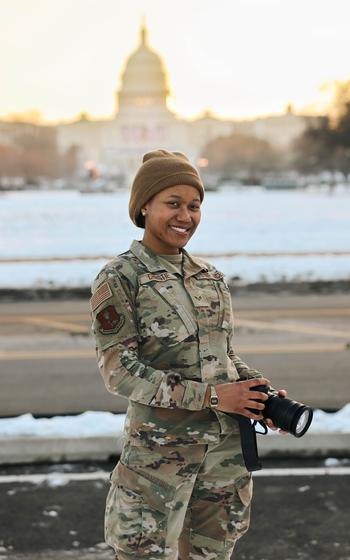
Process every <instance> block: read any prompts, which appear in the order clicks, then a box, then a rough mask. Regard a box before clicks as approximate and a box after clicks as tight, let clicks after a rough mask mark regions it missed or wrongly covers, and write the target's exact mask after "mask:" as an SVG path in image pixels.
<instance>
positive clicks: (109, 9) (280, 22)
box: [0, 0, 350, 124]
mask: <svg viewBox="0 0 350 560" xmlns="http://www.w3.org/2000/svg"><path fill="white" fill-rule="evenodd" d="M0 13H1V18H0V47H1V48H0V70H1V72H0V76H1V78H0V80H1V98H0V119H2V120H8V119H9V116H11V115H15V116H16V117H17V119H16V120H18V117H20V119H22V120H23V114H28V113H31V112H34V113H35V112H37V113H38V114H37V115H36V119H37V120H39V121H41V122H42V123H43V124H45V123H47V124H56V123H57V122H67V121H72V120H75V119H76V118H77V116H78V115H79V114H81V113H87V114H89V117H90V118H91V119H92V120H100V119H101V120H102V119H110V118H112V117H113V116H114V114H115V93H116V91H117V90H118V89H119V88H120V85H121V75H122V72H123V70H124V67H125V63H126V61H127V58H128V57H129V56H130V55H131V53H132V52H134V51H135V50H136V48H137V47H138V44H139V31H140V26H141V18H142V16H143V15H144V16H145V19H146V25H147V28H148V32H149V33H148V36H149V46H150V48H151V49H152V50H154V51H156V52H157V54H158V55H159V56H160V57H161V59H162V60H163V63H164V67H165V69H166V71H167V75H168V82H169V86H170V90H171V96H170V97H169V99H168V107H169V108H170V110H171V111H173V112H174V113H176V115H178V116H180V117H182V118H185V119H194V118H197V117H198V116H200V115H201V114H202V113H203V111H205V110H208V109H209V110H210V111H211V112H212V113H213V114H214V115H215V116H216V117H218V118H221V119H234V120H244V119H252V118H256V117H259V116H268V115H278V114H282V113H284V112H285V108H286V106H287V105H288V104H292V106H293V108H294V111H295V113H297V114H320V113H322V112H324V111H325V108H326V106H327V103H328V102H329V98H330V94H331V90H332V88H331V85H332V83H333V82H334V81H346V80H348V79H349V78H350V64H349V60H348V53H349V52H350V33H349V32H348V24H347V22H348V21H349V20H350V3H349V2H348V1H347V0H332V2H331V1H330V0H317V1H316V0H308V2H307V3H305V2H303V0H285V1H284V2H279V0H235V2H231V0H221V2H219V3H212V2H211V1H210V0H192V1H191V2H187V0H179V2H178V3H177V5H176V9H175V8H174V7H173V6H172V5H170V4H168V3H166V2H164V1H162V0H129V2H128V3H127V4H125V3H124V2H121V1H119V0H98V1H97V0H75V1H74V2H73V3H72V2H70V1H69V0H31V1H30V2H25V1H24V0H2V1H1V6H0ZM40 114H41V115H40ZM34 116H35V115H34ZM34 120H35V119H34Z"/></svg>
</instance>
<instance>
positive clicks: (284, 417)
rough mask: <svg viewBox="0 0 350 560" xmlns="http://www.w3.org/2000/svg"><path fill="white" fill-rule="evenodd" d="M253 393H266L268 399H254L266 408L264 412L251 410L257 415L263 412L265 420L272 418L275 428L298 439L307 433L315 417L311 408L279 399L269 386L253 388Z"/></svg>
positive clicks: (282, 398) (283, 398)
mask: <svg viewBox="0 0 350 560" xmlns="http://www.w3.org/2000/svg"><path fill="white" fill-rule="evenodd" d="M251 391H259V392H260V393H265V394H266V395H267V396H268V399H267V401H260V400H259V399H254V400H255V401H256V402H262V403H263V404H264V405H265V408H264V409H263V410H256V409H250V410H252V411H253V412H255V413H257V414H259V413H260V412H261V414H262V415H263V417H264V418H271V420H272V422H273V423H274V424H275V426H277V427H278V428H280V429H281V430H284V431H285V432H289V433H290V434H292V435H293V436H295V437H297V438H299V437H301V436H303V435H304V434H305V433H306V432H307V430H308V429H309V427H310V424H311V422H312V417H313V412H312V408H311V407H309V406H306V405H305V404H302V403H299V402H296V401H292V400H291V399H287V398H286V397H279V396H278V394H277V392H275V391H271V390H270V389H269V388H268V387H267V385H258V386H257V387H251Z"/></svg>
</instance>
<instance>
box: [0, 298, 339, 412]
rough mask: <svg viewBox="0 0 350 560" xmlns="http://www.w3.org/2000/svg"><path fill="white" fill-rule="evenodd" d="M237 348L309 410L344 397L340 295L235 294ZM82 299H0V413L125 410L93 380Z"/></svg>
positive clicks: (95, 377)
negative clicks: (8, 301)
mask: <svg viewBox="0 0 350 560" xmlns="http://www.w3.org/2000/svg"><path fill="white" fill-rule="evenodd" d="M234 308H235V317H236V330H235V332H236V340H237V342H236V351H237V353H238V354H240V355H241V356H242V357H243V358H244V359H245V360H246V362H247V363H248V364H249V365H251V366H252V367H256V368H258V369H260V370H261V371H263V372H264V373H265V375H266V376H267V377H268V378H269V379H270V380H271V382H272V383H273V385H274V386H275V387H285V388H286V389H287V390H288V392H289V395H290V396H291V397H293V398H295V399H297V400H300V401H303V402H307V403H308V404H311V405H312V406H315V407H322V408H326V409H337V408H340V407H342V406H343V405H344V404H346V403H347V402H349V401H350V376H349V361H350V360H349V357H350V301H349V296H348V295H347V294H334V295H323V296H320V295H302V296H294V295H288V294H282V293H281V294H274V295H270V294H260V295H258V294H252V295H251V296H249V297H247V296H244V297H243V296H242V297H241V296H239V297H238V296H237V297H235V298H234ZM93 347H94V343H93V340H92V338H91V337H90V334H89V314H88V303H87V302H86V301H82V300H78V301H53V302H18V303H2V304H0V368H1V385H2V387H1V393H0V415H2V416H5V415H17V414H21V413H24V412H32V413H35V414H62V413H76V412H81V411H83V410H87V409H90V410H111V411H114V412H117V411H119V412H121V411H123V410H124V409H125V402H124V400H123V399H120V398H118V397H114V396H112V395H109V394H108V393H107V391H106V390H105V388H104V385H103V383H102V379H100V376H99V373H98V370H97V367H96V362H95V356H94V348H93Z"/></svg>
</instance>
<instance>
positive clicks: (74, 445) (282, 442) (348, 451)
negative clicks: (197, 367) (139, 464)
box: [0, 433, 350, 465]
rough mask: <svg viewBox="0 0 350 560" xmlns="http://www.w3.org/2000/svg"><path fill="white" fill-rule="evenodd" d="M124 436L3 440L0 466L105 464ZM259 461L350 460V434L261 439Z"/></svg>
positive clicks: (1, 442) (0, 449) (114, 452)
mask: <svg viewBox="0 0 350 560" xmlns="http://www.w3.org/2000/svg"><path fill="white" fill-rule="evenodd" d="M121 449H122V437H121V436H107V437H84V438H63V437H62V438H59V437H58V438H39V437H18V438H0V464H1V465H5V464H25V463H46V462H47V463H55V462H60V461H87V460H95V461H96V460H98V461H106V460H108V458H109V457H111V456H117V455H120V452H121ZM258 449H259V455H260V457H262V458H263V457H269V458H270V457H276V458H277V457H278V458H283V457H286V458H287V457H288V458H290V457H294V458H299V457H300V458H310V457H315V458H325V457H349V456H350V433H319V434H312V433H311V434H306V435H305V436H304V437H302V438H300V439H298V438H294V437H292V436H278V435H276V436H266V437H264V436H258Z"/></svg>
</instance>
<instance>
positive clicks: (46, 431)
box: [0, 403, 350, 438]
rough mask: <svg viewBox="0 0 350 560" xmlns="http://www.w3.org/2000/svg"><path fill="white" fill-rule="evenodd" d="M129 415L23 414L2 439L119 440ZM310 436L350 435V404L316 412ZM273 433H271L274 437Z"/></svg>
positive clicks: (6, 421) (5, 421) (0, 427)
mask: <svg viewBox="0 0 350 560" xmlns="http://www.w3.org/2000/svg"><path fill="white" fill-rule="evenodd" d="M124 421H125V414H113V413H112V412H96V411H87V412H84V413H83V414H79V415H77V416H54V417H53V418H34V417H33V416H32V415H31V414H23V415H21V416H17V417H16V418H2V419H0V438H16V437H38V438H40V437H43V438H47V437H53V438H54V437H60V438H65V437H68V438H83V437H98V436H100V437H106V436H112V437H114V436H115V437H117V436H120V435H121V434H122V431H123V427H124ZM309 432H310V433H350V403H349V404H347V405H346V406H344V407H343V408H342V409H341V410H339V411H337V412H334V413H327V412H324V411H323V410H315V411H314V418H313V421H312V424H311V427H310V428H309ZM274 433H275V432H272V431H270V430H269V434H274Z"/></svg>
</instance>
